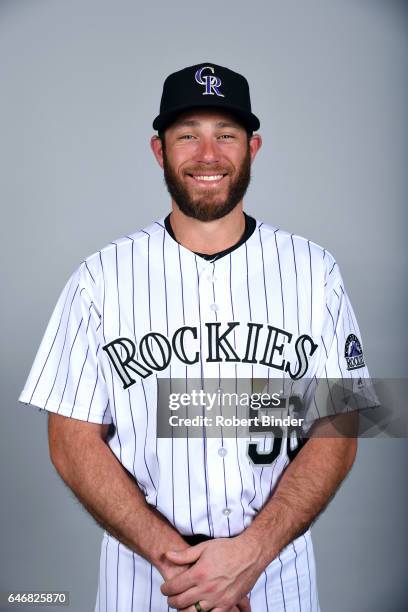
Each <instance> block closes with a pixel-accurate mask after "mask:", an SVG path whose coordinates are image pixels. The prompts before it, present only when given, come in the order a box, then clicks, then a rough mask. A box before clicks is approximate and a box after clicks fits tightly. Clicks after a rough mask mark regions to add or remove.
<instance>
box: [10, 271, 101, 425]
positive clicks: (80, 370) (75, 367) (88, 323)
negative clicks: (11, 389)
mask: <svg viewBox="0 0 408 612" xmlns="http://www.w3.org/2000/svg"><path fill="white" fill-rule="evenodd" d="M93 284H95V279H94V276H92V277H91V275H90V271H89V268H88V267H87V266H86V264H85V262H83V263H82V264H81V265H80V266H79V268H77V270H76V271H75V272H74V273H73V274H72V275H71V277H70V279H69V280H68V282H67V284H66V285H65V287H64V289H63V291H62V293H61V295H60V296H59V299H58V301H57V304H56V306H55V308H54V311H53V313H52V315H51V319H50V321H49V323H48V325H47V328H46V330H45V333H44V336H43V338H42V341H41V344H40V346H39V349H38V351H37V354H36V356H35V359H34V362H33V365H32V367H31V371H30V373H29V375H28V378H27V380H26V383H25V386H24V389H23V391H22V392H21V394H20V396H19V398H18V399H19V401H20V402H22V403H24V404H30V405H32V406H36V407H38V408H40V410H48V411H50V412H55V413H58V414H61V415H63V416H67V417H73V418H75V419H80V420H83V421H90V422H93V423H111V422H112V418H111V415H110V410H109V400H108V391H107V386H106V383H105V379H104V376H103V372H102V369H101V364H100V362H99V352H100V348H101V345H100V332H101V314H100V309H99V308H98V305H97V303H96V302H97V300H96V299H95V293H96V290H95V287H93Z"/></svg>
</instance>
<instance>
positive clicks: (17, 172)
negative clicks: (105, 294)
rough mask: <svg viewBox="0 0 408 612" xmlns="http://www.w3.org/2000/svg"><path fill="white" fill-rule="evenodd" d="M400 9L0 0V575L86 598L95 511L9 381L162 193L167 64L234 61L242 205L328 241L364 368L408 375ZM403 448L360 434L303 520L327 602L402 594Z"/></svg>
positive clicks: (370, 602) (2, 583)
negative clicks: (345, 466) (337, 475)
mask: <svg viewBox="0 0 408 612" xmlns="http://www.w3.org/2000/svg"><path fill="white" fill-rule="evenodd" d="M407 8H408V7H407V3H406V2H405V3H404V2H396V1H393V0H383V1H379V0H378V1H375V0H372V1H369V0H365V1H363V0H331V1H330V0H329V1H327V0H308V1H307V2H306V1H304V2H302V1H298V2H295V1H293V0H286V1H285V2H278V1H277V0H273V1H271V0H269V1H266V0H265V1H264V2H259V1H257V0H251V2H247V1H243V0H239V1H237V0H235V1H234V2H232V1H231V2H230V3H229V4H227V3H225V2H220V1H218V2H214V1H213V0H207V2H205V3H193V2H187V1H186V0H183V1H181V2H176V1H173V2H170V3H164V2H163V3H161V5H158V4H157V3H153V2H152V3H140V2H139V3H138V2H136V1H135V0H134V1H133V2H132V1H130V0H126V1H124V0H120V1H118V0H116V1H115V2H114V1H111V2H107V1H101V0H98V1H97V0H70V1H69V2H63V1H62V0H32V1H28V0H26V1H24V0H18V1H17V0H16V1H12V0H2V1H1V2H0V57H1V62H0V82H1V96H0V164H1V183H0V190H1V205H2V218H1V221H2V222H1V234H2V236H1V245H2V255H3V257H2V287H1V296H2V317H1V348H2V350H1V389H2V404H3V405H2V411H1V417H2V422H1V435H2V438H1V454H2V457H1V459H2V460H1V462H0V466H1V468H0V469H1V484H2V503H1V510H0V512H1V525H2V535H1V544H2V545H1V573H0V590H3V591H4V590H10V589H36V590H38V589H43V590H47V589H52V590H56V589H67V590H69V591H70V592H71V601H72V605H71V608H70V609H71V610H72V612H85V611H88V610H92V608H93V605H94V600H95V594H96V581H97V571H98V560H99V545H100V540H101V530H100V528H99V527H98V526H96V525H95V524H94V522H93V520H92V519H91V518H90V517H89V516H88V515H87V513H86V512H85V511H84V510H83V509H82V508H81V506H80V505H79V503H78V502H76V501H75V500H74V499H73V496H72V494H71V493H70V492H69V491H68V490H67V489H66V488H65V487H64V485H63V484H62V483H61V481H60V480H59V477H58V476H57V474H56V473H55V471H54V470H53V468H52V466H51V464H50V462H49V458H48V447H47V439H46V418H45V416H44V415H40V414H38V413H37V412H36V410H35V409H32V408H28V407H24V406H22V405H19V404H17V401H16V398H17V396H18V394H19V392H20V390H21V388H22V386H23V383H24V380H25V377H26V375H27V373H28V369H29V367H30V365H31V362H32V360H33V357H34V354H35V352H36V350H37V347H38V344H39V341H40V339H41V336H42V334H43V332H44V328H45V325H46V323H47V321H48V318H49V316H50V313H51V310H52V308H53V306H54V304H55V302H56V299H57V297H58V295H59V292H60V291H61V289H62V287H63V285H64V284H65V282H66V280H67V279H68V276H69V275H70V274H71V272H72V271H73V270H74V269H75V268H76V266H77V265H78V264H79V262H80V261H81V260H82V259H83V258H84V257H85V256H87V255H89V254H90V253H92V252H94V251H95V250H97V249H99V248H100V247H101V246H103V245H105V244H106V243H107V242H109V241H110V240H112V239H114V238H117V237H119V236H121V235H123V234H125V233H128V232H132V231H135V230H136V229H138V228H141V227H144V226H145V225H146V224H148V223H149V222H150V221H151V220H154V219H156V218H158V217H159V216H161V215H163V214H165V213H166V211H167V210H168V207H169V198H168V195H167V193H166V190H165V187H164V185H163V181H162V175H161V170H160V169H159V167H158V166H157V165H156V162H155V161H154V159H153V156H152V154H151V152H150V149H149V138H150V136H151V134H152V129H151V121H152V119H153V117H154V116H155V114H156V112H157V110H158V106H159V100H160V94H161V88H162V83H163V80H164V78H165V76H167V74H169V73H170V72H172V71H174V70H177V69H179V68H182V67H184V66H188V65H191V64H194V63H197V62H201V61H210V62H214V63H219V64H224V65H226V66H229V67H230V68H232V69H235V70H237V71H239V72H242V73H243V74H245V75H246V76H247V77H248V79H249V81H250V85H251V92H252V103H253V108H254V112H255V113H256V114H257V115H258V116H259V117H260V119H261V130H260V131H261V134H262V135H263V138H264V146H263V148H262V150H261V151H260V154H259V156H258V158H257V160H256V162H255V166H254V171H253V183H252V185H251V187H250V190H249V192H248V195H247V197H246V200H245V204H246V210H247V211H248V212H250V213H252V214H253V215H255V216H257V217H259V218H262V220H264V221H265V222H268V223H271V224H274V225H278V226H280V227H282V228H284V229H289V230H291V231H293V232H296V233H298V234H301V235H304V236H307V237H308V238H310V239H312V240H314V241H315V242H318V243H319V244H322V245H323V246H325V247H326V248H327V249H329V250H330V251H331V252H332V253H333V254H334V255H335V257H336V258H337V261H338V262H339V264H340V267H341V270H342V272H343V276H344V279H345V282H346V287H347V290H348V293H349V295H350V298H351V301H352V303H353V305H354V308H355V310H356V313H357V317H358V320H359V323H360V327H361V332H362V335H363V340H364V345H365V354H366V358H367V362H368V365H369V367H370V370H371V373H372V375H374V376H377V377H386V376H401V377H402V376H405V375H406V352H405V346H406V342H405V339H406V332H405V330H406V320H405V313H406V310H407V287H406V277H407V249H406V243H405V234H406V227H407V212H406V208H407V207H406V198H407V195H408V186H407V178H406V177H407V174H406V166H407V160H408V152H407V138H406V130H407V117H406V109H407V108H408V89H407V77H408V54H407V50H408V41H407V25H408V19H407V17H408V10H407ZM406 458H407V444H406V441H405V440H399V441H398V440H381V441H380V440H364V441H362V442H361V443H360V447H359V453H358V458H357V461H356V464H355V466H354V468H353V471H352V473H351V474H350V476H349V477H348V478H347V480H346V482H345V483H344V485H343V487H342V489H341V490H340V492H339V493H338V495H337V497H336V498H335V500H334V502H333V503H332V504H331V505H330V507H329V508H328V510H327V511H326V512H325V513H324V515H323V516H322V517H321V518H320V519H319V520H318V522H317V524H316V526H315V527H314V529H313V532H314V542H315V549H316V556H317V566H318V582H319V588H320V599H321V604H322V610H323V611H324V612H340V611H346V610H347V611H349V610H352V611H353V612H363V611H366V610H367V611H368V610H370V611H371V612H375V611H380V610H381V611H383V610H385V609H387V610H390V611H392V612H396V611H398V610H403V609H406V600H407V597H406V596H405V597H404V594H405V593H404V586H405V581H406V566H407V553H406V540H407V537H406V536H407V529H406V526H405V521H404V518H405V515H406V511H407V496H406V493H405V487H404V483H405V479H404V478H403V474H404V472H405V462H406ZM404 599H405V606H404V604H403V602H404Z"/></svg>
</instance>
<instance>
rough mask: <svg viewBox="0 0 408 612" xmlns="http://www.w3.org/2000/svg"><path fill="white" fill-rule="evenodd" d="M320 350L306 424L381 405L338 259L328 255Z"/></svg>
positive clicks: (326, 258)
mask: <svg viewBox="0 0 408 612" xmlns="http://www.w3.org/2000/svg"><path fill="white" fill-rule="evenodd" d="M325 264H326V265H325V275H324V285H325V286H324V304H323V313H322V325H321V334H320V338H319V339H318V343H319V344H320V350H319V352H318V360H317V364H316V367H315V374H314V382H315V384H314V385H312V386H311V389H313V394H312V398H311V401H310V403H309V402H307V404H308V405H309V409H308V411H307V418H306V421H307V422H310V421H313V420H316V419H317V418H321V417H323V416H328V415H333V414H339V413H342V412H348V411H351V410H361V409H365V408H372V407H374V406H378V405H379V401H378V398H377V396H376V393H375V390H374V387H373V385H372V382H371V380H370V374H369V371H368V368H367V365H366V360H365V355H364V347H363V341H362V338H361V332H360V329H359V325H358V322H357V318H356V315H355V312H354V309H353V307H352V305H351V302H350V299H349V296H348V295H347V292H346V289H345V287H344V282H343V278H342V274H341V272H340V269H339V266H338V264H337V262H336V261H335V259H334V258H333V256H332V255H330V253H327V252H326V257H325Z"/></svg>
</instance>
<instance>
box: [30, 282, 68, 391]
mask: <svg viewBox="0 0 408 612" xmlns="http://www.w3.org/2000/svg"><path fill="white" fill-rule="evenodd" d="M78 289H79V285H77V287H76V289H75V293H74V295H73V296H72V300H71V304H70V307H69V311H68V319H69V315H70V313H71V308H72V303H73V301H74V299H75V296H76V293H77V291H78ZM68 295H69V292H68V294H67V299H68ZM65 306H66V301H65V303H64V309H63V311H62V313H61V317H60V320H59V323H58V328H57V331H56V333H55V336H54V338H53V340H52V342H51V346H50V349H49V351H48V353H47V357H46V359H45V361H44V364H43V367H42V368H41V372H40V375H39V376H38V378H37V381H36V383H35V385H34V388H33V391H32V393H31V397H30V403H31V402H32V399H33V397H34V393H35V392H36V390H37V386H38V383H39V382H40V380H41V377H42V374H43V372H44V369H45V366H46V365H47V362H48V359H49V357H50V355H51V351H52V349H53V347H54V344H55V341H56V339H57V336H58V332H59V330H60V327H61V323H62V318H63V315H64V312H65ZM67 331H68V320H67V329H66V331H65V336H66V334H67Z"/></svg>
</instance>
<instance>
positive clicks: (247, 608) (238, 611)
mask: <svg viewBox="0 0 408 612" xmlns="http://www.w3.org/2000/svg"><path fill="white" fill-rule="evenodd" d="M196 610H197V608H196V607H195V606H189V607H188V608H183V610H179V611H178V612H196ZM203 610H204V608H203ZM206 612H207V610H206ZM211 612H251V604H250V603H249V599H248V597H244V598H243V599H241V601H239V602H238V603H237V605H236V606H233V607H232V608H212V610H211Z"/></svg>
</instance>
